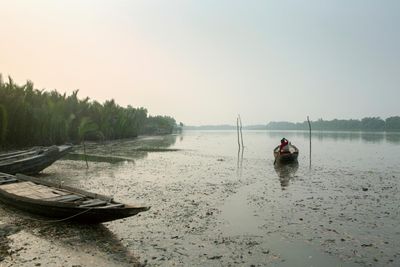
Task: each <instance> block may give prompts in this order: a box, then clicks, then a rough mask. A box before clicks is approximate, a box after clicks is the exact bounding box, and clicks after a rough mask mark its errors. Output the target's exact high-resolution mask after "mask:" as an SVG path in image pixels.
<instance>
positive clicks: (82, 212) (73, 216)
mask: <svg viewBox="0 0 400 267" xmlns="http://www.w3.org/2000/svg"><path fill="white" fill-rule="evenodd" d="M92 209H93V208H89V209H86V210H84V211H81V212H78V213H77V214H74V215H71V216H69V217H66V218H63V219H58V220H41V219H36V218H31V217H27V216H24V215H21V214H18V216H19V217H23V218H24V219H28V220H32V221H38V222H43V223H58V222H63V221H67V220H70V219H72V218H75V217H78V216H79V215H82V214H84V213H86V212H88V211H90V210H92Z"/></svg>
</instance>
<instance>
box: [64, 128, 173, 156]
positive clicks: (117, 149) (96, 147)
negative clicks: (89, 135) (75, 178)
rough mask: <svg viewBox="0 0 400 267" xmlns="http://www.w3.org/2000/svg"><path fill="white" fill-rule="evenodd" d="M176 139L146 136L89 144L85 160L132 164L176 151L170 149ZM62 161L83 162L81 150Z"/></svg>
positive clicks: (168, 136)
mask: <svg viewBox="0 0 400 267" xmlns="http://www.w3.org/2000/svg"><path fill="white" fill-rule="evenodd" d="M177 137H178V136H177V135H165V136H147V137H141V138H136V139H125V140H116V141H109V142H104V143H89V144H87V146H86V151H87V160H88V161H92V162H107V163H120V162H127V161H131V162H133V161H134V160H136V159H143V158H146V157H147V155H148V153H151V152H172V151H177V150H178V149H174V148H170V147H171V146H173V145H174V144H175V143H176V139H177ZM64 159H69V160H85V157H84V154H83V148H82V147H78V148H76V149H75V153H70V154H69V155H67V156H65V157H64Z"/></svg>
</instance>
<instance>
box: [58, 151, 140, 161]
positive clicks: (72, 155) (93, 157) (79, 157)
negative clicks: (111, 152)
mask: <svg viewBox="0 0 400 267" xmlns="http://www.w3.org/2000/svg"><path fill="white" fill-rule="evenodd" d="M86 157H87V160H88V161H91V162H107V163H120V162H133V161H134V160H133V159H130V158H124V157H116V156H101V155H86ZM63 159H69V160H82V161H84V160H85V155H84V154H79V153H69V154H68V155H66V156H64V158H63Z"/></svg>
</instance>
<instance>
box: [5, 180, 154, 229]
mask: <svg viewBox="0 0 400 267" xmlns="http://www.w3.org/2000/svg"><path fill="white" fill-rule="evenodd" d="M0 201H1V202H3V203H5V204H7V205H9V206H13V207H15V208H18V209H20V210H23V211H27V212H30V213H33V214H37V215H41V216H45V217H49V218H53V219H52V220H56V221H69V220H72V221H77V222H81V223H102V222H107V221H112V220H117V219H122V218H125V217H129V216H133V215H136V214H138V213H139V212H142V211H146V210H148V209H149V207H145V206H133V205H127V204H123V203H119V202H116V201H114V200H113V198H112V197H108V196H103V195H100V194H95V193H91V192H87V191H84V190H81V189H77V188H73V187H69V186H64V185H60V184H56V183H52V182H48V181H43V180H42V179H38V178H34V177H30V176H26V175H22V174H17V175H16V176H14V175H10V174H5V173H0Z"/></svg>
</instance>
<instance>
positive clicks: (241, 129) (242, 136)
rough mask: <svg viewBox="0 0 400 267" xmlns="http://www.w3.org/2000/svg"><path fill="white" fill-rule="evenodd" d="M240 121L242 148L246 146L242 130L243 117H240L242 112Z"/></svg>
mask: <svg viewBox="0 0 400 267" xmlns="http://www.w3.org/2000/svg"><path fill="white" fill-rule="evenodd" d="M239 122H240V139H241V141H242V148H244V145H243V132H242V118H240V114H239Z"/></svg>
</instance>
